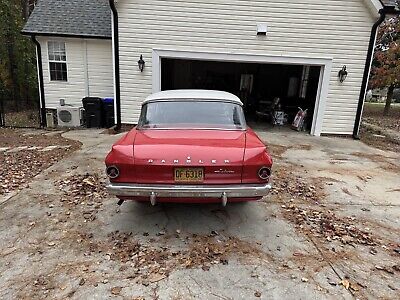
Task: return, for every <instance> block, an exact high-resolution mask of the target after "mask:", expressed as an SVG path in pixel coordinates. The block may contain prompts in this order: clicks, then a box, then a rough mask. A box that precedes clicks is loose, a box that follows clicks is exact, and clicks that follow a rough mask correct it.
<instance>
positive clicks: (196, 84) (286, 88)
mask: <svg viewBox="0 0 400 300" xmlns="http://www.w3.org/2000/svg"><path fill="white" fill-rule="evenodd" d="M320 73H321V67H320V66H309V65H298V64H296V65H284V64H263V63H241V62H221V61H206V60H187V59H172V58H162V59H161V89H162V90H171V89H212V90H222V91H227V92H230V93H232V94H235V95H237V96H238V97H239V98H240V99H241V100H242V101H243V103H244V108H245V113H246V117H247V120H248V121H250V122H251V121H254V122H258V123H261V124H274V123H276V122H277V121H280V120H277V119H276V116H279V115H280V114H276V113H277V112H281V115H282V116H283V119H284V123H285V124H287V125H290V124H291V123H292V121H293V120H294V118H295V116H296V114H297V112H298V111H299V109H298V108H299V107H301V108H302V109H303V110H305V109H307V110H308V118H307V119H306V123H305V130H308V131H310V130H311V127H312V122H313V113H314V108H315V105H316V99H317V94H318V87H319V80H320ZM282 113H283V114H282Z"/></svg>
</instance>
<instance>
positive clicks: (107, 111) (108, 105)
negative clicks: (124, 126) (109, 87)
mask: <svg viewBox="0 0 400 300" xmlns="http://www.w3.org/2000/svg"><path fill="white" fill-rule="evenodd" d="M103 123H104V127H106V128H110V127H113V126H114V125H115V118H114V98H104V99H103Z"/></svg>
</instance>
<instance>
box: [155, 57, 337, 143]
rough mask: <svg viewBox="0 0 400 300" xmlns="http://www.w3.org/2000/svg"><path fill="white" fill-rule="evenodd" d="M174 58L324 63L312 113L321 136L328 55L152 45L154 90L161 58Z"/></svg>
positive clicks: (329, 65)
mask: <svg viewBox="0 0 400 300" xmlns="http://www.w3.org/2000/svg"><path fill="white" fill-rule="evenodd" d="M162 58H175V59H187V60H206V61H221V62H244V63H268V64H284V65H310V66H319V67H321V72H320V76H319V83H318V91H317V98H316V99H315V108H314V113H313V122H312V127H311V135H314V136H320V135H321V131H322V122H323V117H324V112H325V106H326V99H327V96H328V91H329V81H330V78H331V71H332V61H333V59H332V58H328V57H318V58H315V57H313V58H310V57H295V56H272V55H258V54H250V55H249V54H232V53H212V52H193V51H176V50H163V49H153V51H152V90H153V93H156V92H160V91H161V59H162Z"/></svg>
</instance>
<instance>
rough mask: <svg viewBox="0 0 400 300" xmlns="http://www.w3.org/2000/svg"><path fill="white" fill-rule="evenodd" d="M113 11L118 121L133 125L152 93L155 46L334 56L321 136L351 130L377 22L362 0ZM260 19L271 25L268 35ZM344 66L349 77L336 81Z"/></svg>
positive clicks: (157, 3)
mask: <svg viewBox="0 0 400 300" xmlns="http://www.w3.org/2000/svg"><path fill="white" fill-rule="evenodd" d="M117 9H118V13H119V39H120V40H119V41H120V69H121V71H120V74H121V111H122V122H124V123H136V122H137V120H138V117H139V112H140V103H141V102H142V101H143V99H144V98H145V97H146V96H147V95H149V94H151V93H152V75H154V74H152V55H153V50H175V51H190V52H205V53H226V54H242V55H264V56H266V55H268V56H284V57H301V58H321V59H326V58H327V59H331V60H332V69H331V73H330V80H329V87H328V93H327V97H326V99H322V100H324V101H325V104H326V105H325V112H324V115H323V122H322V133H335V134H351V133H352V131H353V126H354V119H355V115H356V110H357V105H358V96H359V93H360V87H361V81H362V76H363V68H364V64H365V58H366V53H367V48H368V43H369V36H370V30H371V27H372V24H373V22H374V21H375V19H376V15H374V14H373V13H372V11H371V10H370V8H369V7H368V5H366V1H365V0H320V1H315V0H295V1H288V0H274V1H272V0H270V1H268V0H263V1H261V0H232V1H227V0H146V1H144V0H139V1H134V0H124V1H118V3H117ZM257 23H266V24H267V25H268V34H267V36H266V37H260V36H257V35H256V25H257ZM141 54H142V55H143V58H144V60H145V61H146V67H145V70H144V72H143V73H141V72H140V71H139V70H138V66H137V61H138V59H139V57H140V55H141ZM343 65H347V69H348V71H349V76H348V78H347V80H346V81H345V82H344V83H339V82H338V79H337V74H338V72H339V70H340V69H341V68H342V66H343Z"/></svg>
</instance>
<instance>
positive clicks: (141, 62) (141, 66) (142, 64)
mask: <svg viewBox="0 0 400 300" xmlns="http://www.w3.org/2000/svg"><path fill="white" fill-rule="evenodd" d="M145 63H146V62H145V61H144V60H143V55H140V59H139V60H138V66H139V70H140V72H143V70H144V65H145Z"/></svg>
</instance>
